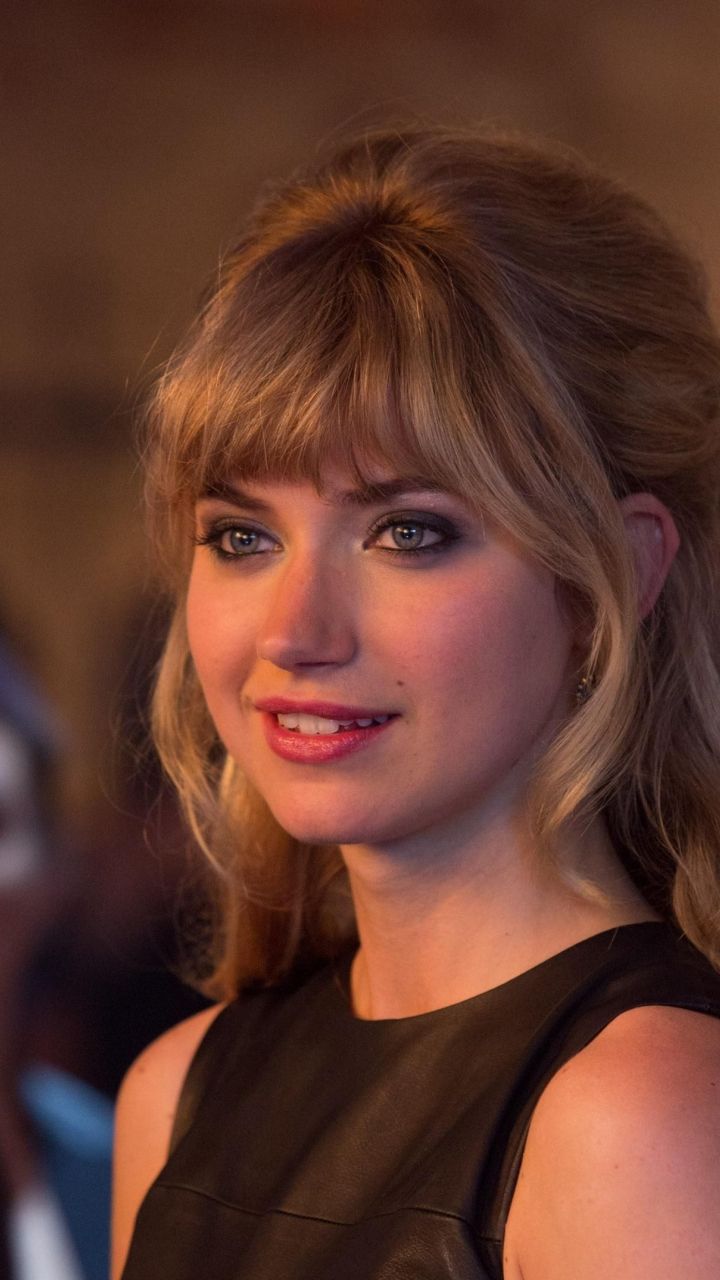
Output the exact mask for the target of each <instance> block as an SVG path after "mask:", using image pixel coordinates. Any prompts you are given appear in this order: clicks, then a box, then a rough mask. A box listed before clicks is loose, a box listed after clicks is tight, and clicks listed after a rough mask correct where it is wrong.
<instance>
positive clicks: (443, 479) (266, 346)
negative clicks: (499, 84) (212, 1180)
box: [147, 128, 720, 996]
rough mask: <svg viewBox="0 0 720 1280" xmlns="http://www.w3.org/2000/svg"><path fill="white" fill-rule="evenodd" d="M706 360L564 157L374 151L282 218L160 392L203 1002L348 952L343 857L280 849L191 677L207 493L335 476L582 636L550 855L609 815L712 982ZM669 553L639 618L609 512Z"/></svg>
mask: <svg viewBox="0 0 720 1280" xmlns="http://www.w3.org/2000/svg"><path fill="white" fill-rule="evenodd" d="M719 374H720V351H719V348H718V341H717V337H716V335H715V333H714V331H713V328H712V324H711V321H710V319H709V317H708V311H707V306H706V301H705V295H704V288H703V283H702V278H701V275H700V272H699V270H698V269H697V268H696V266H695V264H694V263H693V262H692V261H691V259H690V258H689V257H688V256H687V255H686V253H685V252H684V251H683V250H682V249H680V248H679V247H678V245H677V244H676V242H675V241H674V239H673V237H672V236H671V235H670V233H669V232H668V231H667V230H666V228H665V227H664V225H663V224H662V223H661V221H660V220H659V218H658V217H657V216H656V215H655V214H654V213H653V212H652V211H651V210H650V209H649V208H648V207H646V205H645V204H644V203H643V202H642V201H641V200H639V199H637V198H636V197H635V196H633V195H631V194H630V193H628V192H627V191H625V190H624V189H623V188H622V187H620V186H619V185H617V184H616V183H614V182H612V181H611V180H609V179H607V178H606V177H604V176H602V175H600V174H598V173H597V172H595V171H594V170H593V169H592V168H590V167H589V166H588V165H587V164H585V163H584V162H582V161H581V160H579V159H578V158H577V157H575V156H574V155H569V154H567V153H565V152H564V151H562V150H561V149H559V148H557V147H549V146H546V145H536V144H534V143H530V142H528V141H527V140H523V139H517V138H515V137H512V136H506V135H498V134H497V133H490V132H487V131H476V132H468V133H462V132H457V131H454V132H451V133H450V132H444V131H441V130H434V129H419V128H414V129H409V130H404V131H399V132H398V131H391V130H387V131H380V132H376V133H372V134H370V135H364V136H362V137H360V138H357V139H353V140H350V141H349V142H348V143H347V144H346V145H344V146H342V147H341V148H340V149H339V150H337V151H336V153H335V154H334V155H333V156H331V157H330V159H329V160H327V161H325V162H322V163H320V164H319V165H318V166H316V168H315V169H314V171H313V172H312V173H311V174H310V175H309V176H301V177H298V178H295V179H293V180H292V181H290V182H289V183H288V184H286V185H284V186H283V187H282V188H280V189H279V190H277V191H276V192H275V193H273V194H272V195H271V196H270V197H268V198H267V199H266V200H265V201H264V202H263V203H262V205H261V206H260V207H259V209H258V210H257V212H256V213H255V214H254V216H253V217H252V218H251V219H250V222H249V225H248V227H247V230H246V232H245V234H244V236H243V237H242V239H241V240H240V241H239V243H238V244H237V246H236V247H235V248H234V250H233V251H232V252H231V253H230V254H229V255H228V257H227V259H226V261H225V263H224V266H223V269H222V272H221V277H220V280H219V283H218V285H217V287H216V289H215V290H214V292H213V294H212V296H211V297H210V298H209V300H208V302H207V304H206V305H205V307H204V308H203V311H202V314H201V316H200V318H199V320H198V322H197V324H196V326H195V328H194V330H193V332H192V333H191V335H190V338H189V340H188V342H187V343H186V345H185V346H184V347H183V349H182V350H181V351H180V352H179V353H178V354H177V355H176V357H175V358H174V359H173V361H172V362H171V364H170V365H169V367H168V369H167V370H166V372H165V374H164V376H163V378H162V380H161V381H160V383H159V386H158V389H157V393H156V396H155V400H154V403H153V406H152V412H151V414H150V419H149V437H148V447H147V463H148V493H149V499H150V507H151V513H152V516H153V520H154V526H155V532H156V536H157V541H158V546H159V550H160V554H161V560H162V562H163V564H164V567H165V572H166V575H167V581H168V583H169V585H170V588H171V590H172V592H173V596H174V599H175V601H176V612H175V616H174V620H173V622H172V626H171V629H170V635H169V639H168V643H167V647H166V650H165V654H164V657H163V659H162V663H161V667H160V671H159V677H158V681H157V688H156V694H155V702H154V732H155V736H156V741H157V744H158V748H159V751H160V753H161V757H162V759H163V762H164V764H165V767H166V769H167V771H168V773H169V774H170V776H171V778H172V779H173V781H174V783H175V785H176V786H177V788H178V791H179V794H180V797H181V800H182V803H183V806H184V809H185V812H186V814H187V817H188V819H189V822H190V826H191V828H192V831H193V833H194V835H195V838H196V840H197V843H198V844H199V846H200V848H201V849H202V850H203V851H204V852H205V854H206V856H207V859H208V860H209V863H210V865H211V866H212V869H213V877H214V882H215V884H216V888H217V892H216V902H217V918H216V922H215V928H214V931H213V939H214V941H213V951H212V955H211V957H210V961H209V967H208V969H207V972H206V982H205V986H206V989H207V990H208V991H210V992H211V993H213V994H215V995H221V996H223V995H224V996H227V995H229V994H231V993H233V992H234V991H236V990H237V989H238V987H239V986H240V985H241V984H242V983H244V982H247V981H248V980H249V979H251V978H264V979H268V980H269V979H273V978H276V977H278V976H279V975H280V974H282V973H283V972H285V971H287V970H288V969H290V968H291V967H292V966H293V965H294V964H295V963H296V962H297V961H298V959H299V957H301V956H304V955H306V954H307V953H308V952H310V953H314V954H325V955H329V954H333V953H335V952H337V951H338V949H339V948H341V947H342V946H344V945H346V944H347V941H348V939H349V938H351V937H352V935H353V929H354V924H353V918H352V911H351V908H350V904H349V900H348V894H347V888H346V885H345V884H344V881H343V873H342V863H341V859H340V856H339V852H338V851H337V850H336V849H334V848H321V849H317V848H315V849H313V848H308V847H305V846H302V845H300V844H299V843H298V842H297V841H295V840H293V839H291V838H290V837H289V836H288V835H287V834H286V833H285V832H283V831H282V830H281V829H280V828H279V827H278V825H277V824H276V823H275V821H274V819H273V818H272V815H271V814H270V813H269V811H268V809H267V807H266V806H265V804H264V802H263V801H262V799H261V797H260V796H258V795H257V794H256V793H255V792H254V791H253V789H252V788H251V787H250V786H249V784H248V783H247V781H246V780H245V779H244V778H243V777H241V776H240V774H239V770H238V769H237V767H236V766H235V764H234V762H233V761H231V760H229V759H228V758H227V756H226V753H225V752H224V750H223V748H222V747H221V745H220V743H219V741H218V739H217V735H216V733H215V730H214V727H213V725H212V722H211V721H210V718H209V715H208V712H207V709H206V707H205V704H204V701H203V697H202V693H201V690H200V688H199V686H198V682H197V678H196V676H195V672H194V669H193V665H192V661H191V659H190V656H189V653H188V646H187V639H186V634H185V623H184V592H185V584H186V581H187V576H188V570H189V562H190V558H191V555H192V536H191V515H192V506H193V502H194V501H195V499H196V498H197V496H198V495H199V494H200V493H201V492H203V491H204V490H205V489H207V487H208V486H211V485H212V484H213V482H214V481H217V480H219V479H222V478H225V477H227V476H228V475H229V474H230V473H242V474H244V475H245V476H251V477H260V476H272V475H282V476H283V477H284V478H287V479H294V478H309V479H312V480H313V481H315V483H317V484H318V485H319V484H320V483H321V481H322V475H323V468H324V465H325V464H326V463H327V460H328V459H329V458H332V459H333V460H334V461H337V462H338V463H341V464H344V465H346V466H347V467H348V468H349V469H350V470H351V471H352V473H353V475H355V476H356V477H357V478H359V479H360V480H363V479H365V478H366V472H367V469H368V464H369V463H370V464H371V463H372V462H373V460H381V461H382V462H383V463H386V464H390V465H394V466H395V467H396V468H397V469H398V473H399V474H401V475H407V476H413V477H416V476H420V477H425V478H430V479H431V480H432V482H433V483H434V484H436V485H440V486H442V487H445V488H447V489H448V490H449V491H451V492H454V493H456V494H458V495H460V496H461V497H463V498H465V499H466V500H467V501H469V502H471V503H472V504H473V506H474V507H475V508H477V509H478V510H480V511H482V512H485V513H487V514H488V515H489V516H490V517H491V518H493V519H494V520H496V521H497V522H498V523H499V524H500V525H501V526H503V527H506V528H508V529H511V530H512V531H513V533H514V534H515V536H516V537H517V538H518V539H519V540H520V541H521V542H522V544H523V545H524V546H525V547H526V548H527V549H528V550H529V551H530V552H531V553H532V554H533V555H534V556H535V557H537V559H538V561H540V562H541V563H542V564H544V565H545V566H547V567H548V568H549V569H550V570H551V571H552V572H553V573H554V574H555V575H556V577H557V579H558V581H559V583H560V584H563V587H564V589H565V591H566V592H567V595H568V596H569V598H570V599H571V600H572V602H573V607H574V608H575V609H576V610H577V613H578V615H579V616H582V617H583V618H584V619H585V620H586V624H587V631H588V635H589V640H588V647H587V669H588V670H589V671H590V672H591V673H592V678H593V682H594V683H593V692H592V696H591V697H590V698H589V700H588V701H587V702H586V703H585V704H584V705H582V706H581V707H579V708H578V710H577V711H576V712H575V713H574V714H573V715H571V716H570V717H569V718H568V720H567V722H566V723H565V724H564V725H563V726H562V728H561V729H560V731H559V733H558V734H557V736H556V738H555V740H554V741H553V743H552V744H551V746H550V748H549V749H548V751H547V752H546V754H545V756H544V758H543V759H542V761H541V762H540V765H539V767H538V769H537V774H536V777H535V780H534V784H533V789H532V795H531V797H530V802H531V810H532V814H533V824H534V829H535V832H536V836H537V840H538V844H539V847H540V848H541V849H544V850H545V851H546V853H547V856H548V857H552V856H553V852H552V851H553V847H554V843H555V839H556V837H557V835H558V833H559V832H560V831H561V829H563V828H564V827H565V826H566V824H567V823H568V822H569V820H570V819H573V820H574V821H578V820H579V821H580V822H581V823H582V822H583V821H584V820H585V819H588V820H589V819H590V818H591V817H592V816H593V815H595V814H597V813H598V812H601V811H602V812H603V813H604V815H605V817H606V820H607V822H608V825H609V828H610V831H611V834H612V837H613V839H614V841H615V843H616V846H617V848H618V850H619V852H620V854H621V856H622V858H623V860H624V861H625V863H626V865H627V867H628V869H629V870H630V872H631V874H632V875H633V876H634V878H635V879H636V881H637V883H638V884H639V885H640V886H641V888H642V889H643V891H644V892H645V893H646V895H647V897H648V899H649V900H650V901H651V902H652V903H653V904H654V905H655V906H656V907H657V908H658V909H659V910H660V911H661V912H662V913H663V914H664V915H665V916H666V917H667V918H670V919H674V920H675V921H676V922H677V923H678V924H679V926H680V927H681V929H682V930H684V932H685V933H686V934H687V935H688V937H689V938H690V939H691V940H692V941H693V942H694V943H695V944H696V945H697V946H698V947H700V948H701V949H702V950H703V951H704V952H705V953H706V954H707V955H708V956H709V957H710V959H711V960H712V961H713V963H715V964H716V965H718V966H719V967H720V877H719V874H718V850H719V849H720V673H719V670H718V653H719V652H720V568H719V564H720V556H719V554H718V553H719V550H720V431H719V429H718V426H719V411H718V407H719V391H720V378H719ZM646 490H647V491H650V492H652V493H653V494H655V495H656V496H657V497H658V498H659V499H661V500H662V501H663V502H664V503H665V504H666V505H667V506H668V507H669V508H670V510H671V511H672V513H673V515H674V517H675V520H676V523H677V525H678V528H679V531H680V537H681V547H680V551H679V553H678V556H677V559H676V561H675V563H674V565H673V567H672V569H671V571H670V574H669V577H668V579H667V582H666V585H665V588H664V590H663V592H662V595H661V597H660V599H659V601H658V603H657V604H656V606H655V608H654V609H653V611H652V613H651V614H650V616H649V617H648V618H647V619H645V620H643V621H641V620H639V618H638V611H637V605H636V595H635V586H634V579H633V567H632V562H631V557H630V553H629V550H628V546H627V541H626V537H625V533H624V529H623V525H622V521H621V518H620V514H619V510H618V505H617V499H618V498H619V497H621V496H623V495H625V494H628V493H631V492H633V491H646Z"/></svg>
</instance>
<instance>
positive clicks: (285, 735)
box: [260, 711, 397, 764]
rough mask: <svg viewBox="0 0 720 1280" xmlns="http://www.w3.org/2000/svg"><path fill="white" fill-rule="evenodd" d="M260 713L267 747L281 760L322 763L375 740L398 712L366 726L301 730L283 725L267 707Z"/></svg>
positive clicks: (356, 749)
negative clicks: (327, 731) (381, 722)
mask: <svg viewBox="0 0 720 1280" xmlns="http://www.w3.org/2000/svg"><path fill="white" fill-rule="evenodd" d="M260 715H261V718H262V723H263V729H264V730H265V737H266V739H267V743H268V746H269V747H270V749H271V750H272V751H274V752H275V754H276V755H278V756H281V757H282V759H283V760H295V761H297V762H299V763H300V764H325V763H327V762H328V761H330V760H340V759H341V758H342V757H343V756H349V755H351V754H352V752H354V751H361V750H362V749H363V747H369V746H370V745H371V744H372V743H373V742H375V741H376V740H377V739H378V738H379V737H380V735H381V734H382V733H385V731H386V730H387V729H389V728H390V725H391V724H392V723H393V721H394V720H396V719H397V716H391V717H390V719H389V720H386V721H385V723H384V724H373V725H369V726H368V728H367V729H339V730H338V731H337V733H300V731H299V729H285V728H284V727H283V726H282V725H281V724H280V723H279V721H278V718H277V716H275V715H272V714H271V713H270V712H269V711H261V713H260Z"/></svg>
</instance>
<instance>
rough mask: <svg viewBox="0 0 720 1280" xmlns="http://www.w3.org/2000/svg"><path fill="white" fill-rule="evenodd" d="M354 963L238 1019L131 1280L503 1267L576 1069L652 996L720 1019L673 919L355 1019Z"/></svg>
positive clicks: (158, 1187) (153, 1192)
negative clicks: (402, 1009)
mask: <svg viewBox="0 0 720 1280" xmlns="http://www.w3.org/2000/svg"><path fill="white" fill-rule="evenodd" d="M349 965H350V957H347V958H346V960H345V961H344V962H343V963H342V964H337V965H335V966H332V965H328V966H323V967H321V968H319V969H317V970H316V971H315V972H314V973H312V974H311V975H310V976H309V977H307V976H306V977H305V978H304V979H302V980H295V981H294V982H292V983H289V982H286V983H284V984H283V985H281V986H278V987H274V988H269V989H268V988H263V989H262V990H258V991H256V992H254V993H251V994H247V993H246V994H244V995H243V996H242V997H241V998H240V999H239V1000H238V1001H236V1002H235V1003H233V1004H231V1005H228V1006H227V1008H226V1009H225V1010H223V1011H222V1012H221V1013H220V1014H219V1015H218V1017H217V1018H216V1020H215V1021H214V1023H213V1024H212V1025H211V1027H210V1029H209V1030H208V1032H207V1034H206V1036H205V1038H204V1040H203V1041H202V1043H201V1045H200V1048H199V1050H198V1052H197V1054H196V1056H195V1058H194V1060H193V1062H192V1065H191V1067H190V1071H189V1073H188V1077H187V1080H186V1083H185V1086H184V1090H183V1094H182V1097H181V1102H180V1107H179V1110H178V1115H177V1119H176V1126H175V1132H174V1136H173V1147H172V1152H171V1155H170V1158H169V1160H168V1162H167V1164H166V1166H165V1168H164V1169H163V1170H162V1172H161V1173H160V1175H159V1177H158V1178H157V1180H156V1181H155V1183H154V1184H153V1186H152V1187H151V1188H150V1190H149V1192H148V1194H147V1196H146V1198H145V1200H144V1202H143V1205H142V1207H141V1210H140V1213H139V1215H138V1220H137V1224H136V1229H135V1235H134V1237H133V1242H132V1245H131V1249H130V1255H129V1258H128V1261H127V1265H126V1268H125V1271H124V1273H123V1280H157V1277H158V1276H162V1278H163V1280H197V1277H198V1276H202V1277H203V1280H451V1278H452V1280H501V1277H502V1238H503V1232H504V1227H505V1220H506V1217H507V1213H508V1209H509V1205H510V1200H511V1198H512V1194H513V1189H514V1186H515V1180H516V1178H517V1173H518V1168H519V1164H520V1159H521V1156H522V1152H523V1146H524V1142H525V1138H526V1134H527V1129H528V1125H529V1122H530V1118H531V1116H532V1112H533V1108H534V1107H535V1104H536V1102H537V1099H538V1097H539V1096H540V1093H541V1092H542V1090H543V1088H544V1087H545V1085H546V1084H547V1083H548V1081H549V1080H550V1078H551V1077H552V1076H553V1075H554V1074H555V1072H556V1071H557V1070H558V1068H559V1067H560V1066H562V1064H563V1063H565V1062H567V1060H568V1059H569V1058H571V1057H572V1056H573V1055H574V1054H576V1053H578V1052H579V1051H580V1050H581V1049H582V1048H583V1047H584V1046H585V1045H587V1044H588V1043H589V1041H591V1040H592V1039H593V1037H594V1036H596V1035H597V1034H598V1032H600V1031H601V1030H602V1029H603V1028H604V1027H605V1026H607V1024H608V1023H609V1022H610V1021H611V1020H612V1019H613V1018H615V1017H617V1015H618V1014H620V1013H623V1012H624V1011H626V1010H628V1009H631V1008H635V1007H637V1006H639V1005H674V1006H677V1007H681V1008H686V1009H694V1010H697V1011H699V1012H702V1013H706V1014H712V1015H714V1016H715V1017H720V977H719V976H718V975H717V974H716V973H715V972H714V970H713V969H712V968H711V966H710V965H709V964H708V962H707V961H706V960H705V959H704V957H702V956H701V955H700V954H699V953H698V952H697V951H696V950H695V949H694V948H693V947H691V946H690V944H689V943H688V942H687V941H686V940H685V939H683V938H682V937H680V936H679V935H678V934H677V933H676V932H675V931H674V930H673V929H671V928H670V926H668V925H665V924H662V923H655V922H648V923H643V924H635V925H624V926H622V927H620V928H616V929H612V930H607V931H606V932H604V933H600V934H596V935H595V936H593V937H590V938H587V939H585V940H584V941H582V942H579V943H577V944H575V945H574V946H572V947H570V948H568V949H567V950H565V951H562V952H561V953H559V954H558V955H555V956H552V957H551V958H550V959H548V960H545V961H543V962H542V963H541V964H538V965H536V966H535V967H534V968H532V969H530V970H528V971H527V972H526V973H523V974H521V975H519V976H518V977H515V978H512V979H511V980H510V981H509V982H505V983H503V984H502V985H501V986H499V987H495V988H493V989H492V990H490V991H486V992H484V993H483V994H481V995H478V996H474V997H472V998H471V999H469V1000H464V1001H462V1002H461V1003H459V1004H454V1005H450V1006H448V1007H447V1008H443V1009H438V1010H436V1011H433V1012H431V1013H426V1014H420V1015H418V1016H415V1017H409V1018H400V1019H394V1020H381V1021H362V1020H360V1019H357V1018H355V1017H354V1015H353V1013H352V1010H351V1008H350V1004H349V1000H348V996H347V990H348V977H349Z"/></svg>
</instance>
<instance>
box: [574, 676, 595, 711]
mask: <svg viewBox="0 0 720 1280" xmlns="http://www.w3.org/2000/svg"><path fill="white" fill-rule="evenodd" d="M594 687H595V680H594V678H593V677H592V676H590V675H584V676H581V677H580V679H579V680H578V682H577V686H576V688H575V701H576V703H577V705H578V706H579V707H580V706H582V704H583V702H587V700H588V698H589V697H590V694H591V693H592V691H593V689H594Z"/></svg>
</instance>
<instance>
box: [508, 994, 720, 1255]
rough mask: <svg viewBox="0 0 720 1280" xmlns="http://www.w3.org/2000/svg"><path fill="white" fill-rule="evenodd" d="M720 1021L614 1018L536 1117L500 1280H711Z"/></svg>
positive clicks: (718, 1249) (719, 1195) (715, 1249)
mask: <svg viewBox="0 0 720 1280" xmlns="http://www.w3.org/2000/svg"><path fill="white" fill-rule="evenodd" d="M719 1204H720V1019H717V1018H714V1017H710V1016H708V1015H705V1014H702V1013H695V1012H693V1011H690V1010H687V1009H676V1008H663V1007H659V1006H651V1007H647V1008H638V1009H632V1010H630V1011H628V1012H627V1013H624V1014H621V1015H620V1016H618V1017H617V1018H615V1019H614V1020H613V1021H612V1022H611V1023H610V1024H609V1025H608V1026H607V1027H606V1028H605V1029H604V1030H603V1031H602V1032H601V1034H600V1035H598V1036H597V1037H596V1039H595V1040H593V1041H592V1043H591V1044H589V1045H588V1046H587V1048H585V1049H584V1050H583V1051H582V1052H581V1053H579V1054H578V1055H577V1056H576V1057H574V1058H573V1059H571V1061H570V1062H568V1063H567V1064H566V1065H565V1066H564V1067H563V1068H562V1069H561V1070H560V1071H558V1073H557V1075H556V1076H554V1077H553V1079H552V1080H551V1081H550V1083H549V1084H548V1086H547V1088H546V1089H545V1091H544V1092H543V1094H542V1096H541V1098H540V1101H539V1102H538V1105H537V1107H536V1110H535V1113H534V1116H533V1120H532V1123H531V1125H530V1132H529V1135H528V1141H527V1146H526V1150H525V1154H524V1157H523V1162H522V1166H521V1170H520V1177H519V1180H518V1185H517V1188H516V1192H515V1196H514V1199H513V1204H512V1207H511V1212H510V1216H509V1219H508V1226H507V1234H506V1263H505V1275H506V1278H507V1280H546V1278H547V1277H548V1276H552V1277H553V1280H601V1277H602V1280H606V1277H607V1276H608V1275H618V1276H619V1275H622V1276H623V1277H626V1278H627V1280H651V1277H652V1280H670V1278H671V1277H672V1280H676V1278H677V1276H680V1275H682V1276H683V1278H684V1280H700V1278H701V1277H702V1280H706V1277H707V1276H708V1275H720V1215H719V1214H718V1212H717V1210H718V1205H719Z"/></svg>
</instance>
